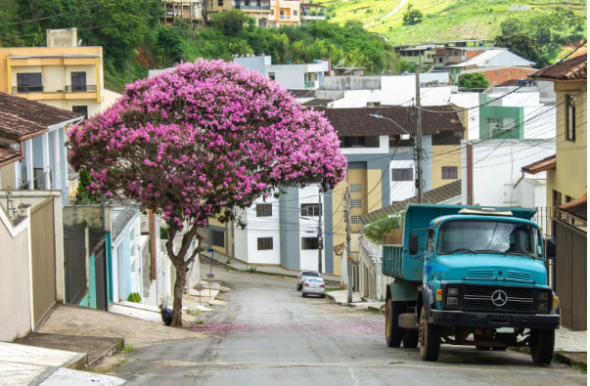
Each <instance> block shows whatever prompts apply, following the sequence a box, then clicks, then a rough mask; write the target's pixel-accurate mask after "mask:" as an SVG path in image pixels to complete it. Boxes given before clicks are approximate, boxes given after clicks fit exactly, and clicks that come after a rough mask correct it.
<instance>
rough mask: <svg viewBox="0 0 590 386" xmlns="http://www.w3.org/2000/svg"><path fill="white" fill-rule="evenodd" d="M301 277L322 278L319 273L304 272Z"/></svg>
mask: <svg viewBox="0 0 590 386" xmlns="http://www.w3.org/2000/svg"><path fill="white" fill-rule="evenodd" d="M301 276H314V277H319V276H320V274H319V273H317V272H303V273H302V274H301Z"/></svg>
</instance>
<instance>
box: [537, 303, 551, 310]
mask: <svg viewBox="0 0 590 386" xmlns="http://www.w3.org/2000/svg"><path fill="white" fill-rule="evenodd" d="M537 310H539V311H548V310H549V302H537Z"/></svg>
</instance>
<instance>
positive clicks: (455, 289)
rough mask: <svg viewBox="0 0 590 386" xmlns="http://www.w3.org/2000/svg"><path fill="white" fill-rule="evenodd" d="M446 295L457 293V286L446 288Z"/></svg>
mask: <svg viewBox="0 0 590 386" xmlns="http://www.w3.org/2000/svg"><path fill="white" fill-rule="evenodd" d="M447 295H455V296H456V295H459V288H457V287H449V288H447Z"/></svg>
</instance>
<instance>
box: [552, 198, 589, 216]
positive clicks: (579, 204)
mask: <svg viewBox="0 0 590 386" xmlns="http://www.w3.org/2000/svg"><path fill="white" fill-rule="evenodd" d="M587 200H588V199H587V195H586V194H584V196H583V197H580V198H577V199H575V200H573V201H570V202H568V203H566V204H563V205H561V206H560V207H559V209H561V210H563V211H564V212H568V213H571V214H573V215H574V216H577V217H580V218H582V219H584V220H586V219H587Z"/></svg>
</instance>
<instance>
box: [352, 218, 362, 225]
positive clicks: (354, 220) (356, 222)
mask: <svg viewBox="0 0 590 386" xmlns="http://www.w3.org/2000/svg"><path fill="white" fill-rule="evenodd" d="M350 223H351V224H360V223H361V217H360V216H350Z"/></svg>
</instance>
